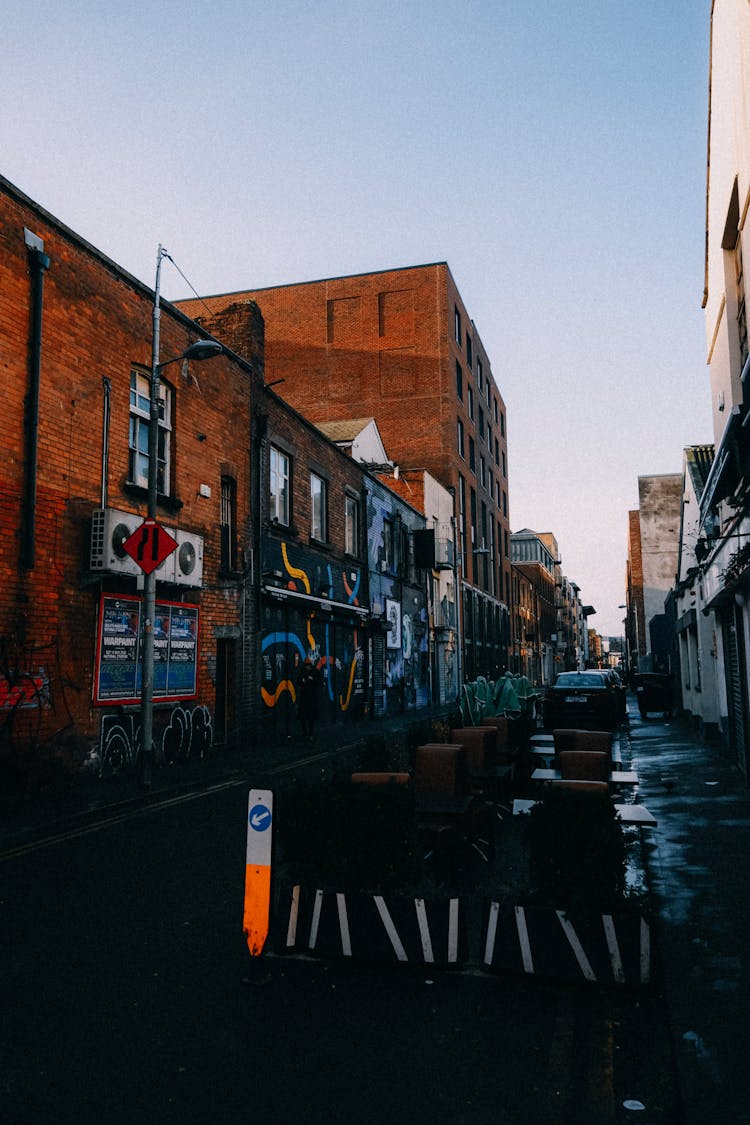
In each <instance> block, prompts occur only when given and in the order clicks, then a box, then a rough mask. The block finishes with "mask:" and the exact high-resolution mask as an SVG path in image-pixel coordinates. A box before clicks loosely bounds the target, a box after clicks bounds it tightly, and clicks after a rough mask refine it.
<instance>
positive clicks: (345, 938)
mask: <svg viewBox="0 0 750 1125" xmlns="http://www.w3.org/2000/svg"><path fill="white" fill-rule="evenodd" d="M336 907H337V909H338V912H339V929H340V931H341V952H342V953H343V954H344V957H351V955H352V940H351V937H350V936H349V918H348V915H347V913H346V895H343V894H341V893H340V892H339V893H338V894H337V895H336Z"/></svg>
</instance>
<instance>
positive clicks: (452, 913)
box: [448, 898, 458, 962]
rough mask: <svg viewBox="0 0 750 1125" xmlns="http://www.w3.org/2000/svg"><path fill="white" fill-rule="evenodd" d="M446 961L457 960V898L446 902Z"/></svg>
mask: <svg viewBox="0 0 750 1125" xmlns="http://www.w3.org/2000/svg"><path fill="white" fill-rule="evenodd" d="M448 961H449V962H450V961H458V899H457V898H452V899H451V900H450V903H449V904H448Z"/></svg>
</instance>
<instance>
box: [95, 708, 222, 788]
mask: <svg viewBox="0 0 750 1125" xmlns="http://www.w3.org/2000/svg"><path fill="white" fill-rule="evenodd" d="M154 724H155V728H156V729H155V730H154V748H155V750H156V755H157V761H159V760H163V761H165V762H167V763H168V764H172V763H174V762H184V761H187V760H188V758H200V759H203V758H206V757H207V756H208V754H209V753H210V751H211V747H212V746H213V722H212V719H211V712H210V711H209V710H208V708H207V707H181V706H176V707H173V708H172V709H171V710H170V711H167V712H162V711H159V712H157V714H156V715H155V717H154ZM140 754H141V717H140V714H139V713H138V714H136V713H133V714H124V715H118V714H111V715H103V716H102V726H101V735H100V750H99V776H100V777H103V776H105V775H107V776H109V775H112V774H117V773H122V772H124V771H127V770H132V769H135V767H136V766H137V764H138V759H139V757H140Z"/></svg>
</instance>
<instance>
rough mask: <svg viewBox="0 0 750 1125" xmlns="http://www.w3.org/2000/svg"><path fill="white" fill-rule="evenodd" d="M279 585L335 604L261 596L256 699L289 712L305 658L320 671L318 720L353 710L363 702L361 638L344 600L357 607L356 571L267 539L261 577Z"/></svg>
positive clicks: (359, 574)
mask: <svg viewBox="0 0 750 1125" xmlns="http://www.w3.org/2000/svg"><path fill="white" fill-rule="evenodd" d="M269 578H272V579H273V581H274V582H275V583H276V584H277V585H278V587H279V588H280V589H283V590H288V591H291V592H293V593H298V594H302V595H305V596H307V597H314V598H320V599H324V603H325V602H329V603H337V605H336V608H335V610H334V609H333V607H331V609H330V610H328V608H327V606H326V605H325V604H321V603H320V602H315V603H309V608H308V605H306V604H304V602H294V601H293V600H291V599H287V600H284V601H281V600H278V601H276V600H273V599H272V598H267V599H266V602H265V604H264V608H263V621H262V634H261V659H262V682H261V697H262V699H263V702H264V704H265V706H266V708H268V709H269V710H272V711H281V710H283V711H284V713H285V714H286V713H288V712H289V710H290V709H292V708H293V707H294V705H295V704H296V702H297V681H298V679H299V673H300V669H301V666H302V664H303V663H304V661H305V659H306V658H308V657H309V659H310V660H311V661H312V663H313V664H314V665H315V667H316V668H317V670H318V673H319V680H320V685H319V706H318V713H319V717H320V718H322V719H324V720H325V719H326V718H329V719H331V718H335V717H337V716H340V715H346V714H359V712H360V711H361V709H362V707H363V706H364V695H365V681H364V639H363V635H362V633H363V628H362V623H361V621H360V619H359V617H358V616H356V617H351V618H349V617H347V616H346V611H345V610H342V609H341V608H340V607H342V606H347V605H350V606H357V607H359V606H360V600H359V598H360V592H361V584H362V572H361V570H360V569H359V568H358V567H357V566H355V565H352V566H346V567H343V566H341V564H334V563H332V562H331V561H330V560H329V559H326V558H321V556H319V555H317V554H316V553H315V552H314V551H306V550H304V549H302V548H299V547H296V546H295V547H290V546H289V544H287V543H284V542H277V541H275V540H269V541H268V543H267V544H266V550H265V572H264V579H265V580H266V581H268V579H269Z"/></svg>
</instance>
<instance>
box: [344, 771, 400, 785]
mask: <svg viewBox="0 0 750 1125" xmlns="http://www.w3.org/2000/svg"><path fill="white" fill-rule="evenodd" d="M410 781H411V776H410V774H408V773H406V772H403V773H401V772H400V773H386V772H382V773H381V772H379V771H372V772H370V773H366V772H361V773H353V774H352V776H351V782H352V785H408V784H409V782H410Z"/></svg>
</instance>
